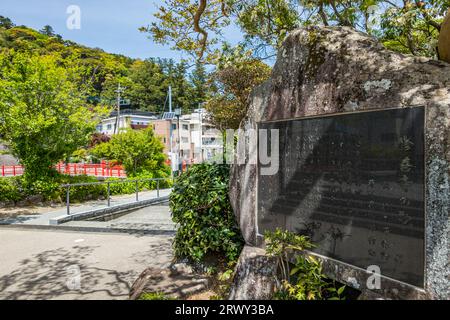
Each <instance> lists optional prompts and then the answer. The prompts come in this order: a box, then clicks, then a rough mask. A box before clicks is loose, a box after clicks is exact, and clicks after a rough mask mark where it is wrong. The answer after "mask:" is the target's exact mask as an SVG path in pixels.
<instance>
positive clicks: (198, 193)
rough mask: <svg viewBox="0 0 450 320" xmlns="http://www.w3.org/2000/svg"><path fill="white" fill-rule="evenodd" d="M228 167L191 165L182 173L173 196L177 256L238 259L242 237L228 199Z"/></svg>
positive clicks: (177, 180) (172, 207) (197, 260)
mask: <svg viewBox="0 0 450 320" xmlns="http://www.w3.org/2000/svg"><path fill="white" fill-rule="evenodd" d="M228 182H229V167H228V166H227V165H217V164H199V165H194V166H192V167H191V168H190V169H189V170H188V171H187V172H185V173H183V174H182V175H181V176H179V177H178V178H177V179H176V180H175V183H174V187H173V191H172V193H171V195H170V209H171V211H172V220H173V221H174V222H175V223H177V224H178V230H177V233H176V236H175V240H174V251H175V255H176V256H177V257H187V258H190V259H192V260H193V261H196V262H199V261H201V260H202V259H203V258H204V257H205V255H206V254H208V253H219V254H224V255H225V257H226V258H227V259H228V260H229V261H232V260H236V259H237V257H238V256H239V253H240V251H241V248H242V243H243V241H242V237H241V235H240V231H239V229H238V227H237V225H236V221H235V217H234V214H233V210H232V208H231V204H230V201H229V198H228Z"/></svg>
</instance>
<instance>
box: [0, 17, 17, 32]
mask: <svg viewBox="0 0 450 320" xmlns="http://www.w3.org/2000/svg"><path fill="white" fill-rule="evenodd" d="M14 26H15V25H14V23H13V22H12V21H11V19H10V18H7V17H4V16H0V28H5V29H11V28H13V27H14Z"/></svg>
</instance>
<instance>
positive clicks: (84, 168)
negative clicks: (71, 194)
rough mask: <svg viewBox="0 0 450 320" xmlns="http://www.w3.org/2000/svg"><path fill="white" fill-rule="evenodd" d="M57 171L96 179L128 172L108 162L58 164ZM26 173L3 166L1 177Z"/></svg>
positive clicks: (21, 169)
mask: <svg viewBox="0 0 450 320" xmlns="http://www.w3.org/2000/svg"><path fill="white" fill-rule="evenodd" d="M55 169H56V170H57V171H58V172H60V173H64V174H68V175H72V176H76V175H87V176H95V177H126V176H127V175H126V172H125V170H124V169H123V167H122V166H120V165H110V164H108V163H107V162H102V163H99V164H89V163H58V164H57V165H56V166H55ZM23 172H24V167H23V166H20V165H17V166H3V165H2V166H1V167H0V176H1V177H12V176H20V175H22V174H23Z"/></svg>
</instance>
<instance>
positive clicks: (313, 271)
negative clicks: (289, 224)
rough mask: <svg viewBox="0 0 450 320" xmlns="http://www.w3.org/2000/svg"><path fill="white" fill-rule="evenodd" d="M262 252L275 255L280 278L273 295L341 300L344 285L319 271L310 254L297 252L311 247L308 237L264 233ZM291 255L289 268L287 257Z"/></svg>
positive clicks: (276, 231)
mask: <svg viewBox="0 0 450 320" xmlns="http://www.w3.org/2000/svg"><path fill="white" fill-rule="evenodd" d="M264 238H265V240H266V252H267V254H268V255H269V256H273V257H276V259H277V262H278V268H279V269H280V273H281V277H280V279H278V280H279V281H278V282H279V288H278V290H277V292H276V294H275V298H277V299H282V300H317V299H329V300H341V299H343V293H344V290H345V286H341V287H339V288H338V287H336V283H335V282H334V281H331V280H330V279H328V278H327V276H326V275H325V274H324V273H323V272H322V264H321V262H320V261H319V260H317V259H316V258H314V257H313V256H304V255H302V254H298V253H299V252H302V251H303V250H305V249H309V248H312V247H314V245H313V244H312V243H311V242H309V240H308V238H307V237H305V236H303V235H297V234H294V233H292V232H289V231H283V230H281V229H276V230H275V231H273V232H271V231H268V232H266V233H265V235H264ZM292 255H294V256H295V263H294V265H293V268H292V269H291V266H290V265H291V264H290V261H291V260H290V257H292Z"/></svg>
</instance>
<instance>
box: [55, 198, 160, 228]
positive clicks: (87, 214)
mask: <svg viewBox="0 0 450 320" xmlns="http://www.w3.org/2000/svg"><path fill="white" fill-rule="evenodd" d="M168 200H169V196H164V197H159V198H153V199H148V200H142V201H137V202H131V203H126V204H118V205H115V206H111V207H107V208H101V209H94V210H89V211H83V212H77V213H74V214H71V215H67V214H66V215H62V216H59V217H56V218H51V219H50V220H49V224H50V225H52V226H57V225H59V224H61V223H65V222H69V221H77V220H85V219H89V218H94V217H98V216H101V215H104V214H108V213H119V212H121V211H126V210H130V209H139V208H143V207H147V206H149V205H153V204H157V203H161V202H166V201H168Z"/></svg>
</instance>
